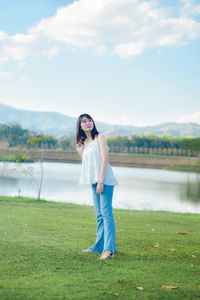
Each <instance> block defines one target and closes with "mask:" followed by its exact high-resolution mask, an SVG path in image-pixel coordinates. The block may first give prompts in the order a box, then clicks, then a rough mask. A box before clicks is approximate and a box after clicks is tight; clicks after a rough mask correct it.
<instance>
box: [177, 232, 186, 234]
mask: <svg viewBox="0 0 200 300" xmlns="http://www.w3.org/2000/svg"><path fill="white" fill-rule="evenodd" d="M177 234H187V233H186V232H178V233H177Z"/></svg>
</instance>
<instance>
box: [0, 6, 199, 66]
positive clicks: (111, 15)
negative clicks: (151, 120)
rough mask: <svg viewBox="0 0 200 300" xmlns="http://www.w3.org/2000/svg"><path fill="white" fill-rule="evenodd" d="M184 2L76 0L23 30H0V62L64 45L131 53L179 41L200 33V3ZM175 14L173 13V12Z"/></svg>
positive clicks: (122, 54)
mask: <svg viewBox="0 0 200 300" xmlns="http://www.w3.org/2000/svg"><path fill="white" fill-rule="evenodd" d="M180 1H181V3H182V6H181V7H180V8H175V7H160V6H159V4H158V2H157V0H149V1H140V0H115V1H113V0H101V1H99V0H79V1H75V2H73V3H72V4H69V5H67V6H66V7H60V8H58V9H57V12H56V14H55V15H54V16H53V17H50V18H46V19H42V20H41V21H40V22H39V23H38V24H37V25H36V26H34V27H31V28H29V29H28V31H27V33H26V34H16V35H14V36H8V35H7V34H6V33H4V32H2V31H0V57H1V59H0V64H3V63H5V62H6V61H8V60H16V61H22V62H23V61H25V60H27V58H29V57H31V56H35V55H36V56H40V55H45V56H47V57H49V59H51V58H53V57H54V56H55V55H57V54H58V52H59V50H60V48H61V47H62V46H64V45H68V46H71V47H72V48H76V47H79V48H83V49H88V50H92V52H93V51H95V52H96V53H97V54H98V55H103V54H106V53H111V54H112V55H117V56H119V57H121V58H131V57H134V56H135V55H139V54H141V53H143V51H144V50H145V49H148V48H156V51H157V50H158V49H159V48H160V47H164V46H183V45H186V44H187V43H188V42H189V41H190V40H194V39H198V38H199V37H200V22H198V20H196V19H195V16H196V15H198V14H200V5H199V4H196V3H195V1H193V0H180ZM174 15H176V17H174Z"/></svg>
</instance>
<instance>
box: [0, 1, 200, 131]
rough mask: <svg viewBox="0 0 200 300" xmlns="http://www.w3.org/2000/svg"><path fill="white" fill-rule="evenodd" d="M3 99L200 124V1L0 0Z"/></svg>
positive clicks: (134, 119) (107, 118)
mask: <svg viewBox="0 0 200 300" xmlns="http://www.w3.org/2000/svg"><path fill="white" fill-rule="evenodd" d="M0 103H3V104H8V105H12V106H14V107H16V108H20V109H28V110H40V111H57V112H60V113H64V114H66V115H69V116H73V117H78V116H79V115H80V114H81V113H85V112H87V113H89V114H91V116H92V117H93V118H94V120H96V121H102V122H107V123H112V124H130V125H136V126H145V125H156V124H160V123H163V122H195V123H199V124H200V1H199V0H196V1H195V0H147V1H144V0H143V1H141V0H79V1H73V0H71V1H69V0H34V1H27V0H6V1H0Z"/></svg>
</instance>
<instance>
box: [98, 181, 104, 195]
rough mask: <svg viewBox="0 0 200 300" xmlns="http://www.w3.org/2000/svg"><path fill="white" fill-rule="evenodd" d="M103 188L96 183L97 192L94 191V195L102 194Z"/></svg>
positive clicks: (100, 184) (101, 184)
mask: <svg viewBox="0 0 200 300" xmlns="http://www.w3.org/2000/svg"><path fill="white" fill-rule="evenodd" d="M103 188H104V185H103V183H97V190H96V193H97V194H101V193H103Z"/></svg>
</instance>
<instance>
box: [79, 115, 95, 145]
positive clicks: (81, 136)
mask: <svg viewBox="0 0 200 300" xmlns="http://www.w3.org/2000/svg"><path fill="white" fill-rule="evenodd" d="M83 117H86V118H88V119H89V120H92V122H93V128H92V131H91V136H92V139H93V140H94V138H95V135H99V131H98V130H97V129H96V125H95V123H94V120H93V119H92V117H91V116H90V115H88V114H82V115H80V116H79V117H78V120H77V124H76V143H77V144H78V143H79V142H80V143H81V144H84V142H85V140H86V138H87V135H86V134H85V132H84V131H83V129H82V128H81V121H82V119H83Z"/></svg>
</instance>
